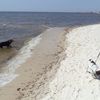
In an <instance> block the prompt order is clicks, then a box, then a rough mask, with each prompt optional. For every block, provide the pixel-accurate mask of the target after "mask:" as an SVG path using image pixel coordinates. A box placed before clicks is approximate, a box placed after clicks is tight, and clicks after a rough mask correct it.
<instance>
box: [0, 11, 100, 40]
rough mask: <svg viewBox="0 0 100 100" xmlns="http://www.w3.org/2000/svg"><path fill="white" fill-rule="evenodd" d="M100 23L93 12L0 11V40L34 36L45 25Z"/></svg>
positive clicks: (99, 18) (98, 17) (98, 16)
mask: <svg viewBox="0 0 100 100" xmlns="http://www.w3.org/2000/svg"><path fill="white" fill-rule="evenodd" d="M95 23H100V15H99V14H94V13H31V12H30V13H27V12H26V13H25V12H23V13H22V12H20V13H19V12H12V13H11V12H0V41H4V40H6V39H9V38H25V37H27V36H36V35H38V34H40V33H41V31H43V29H44V27H43V25H47V26H51V27H54V26H75V25H87V24H95Z"/></svg>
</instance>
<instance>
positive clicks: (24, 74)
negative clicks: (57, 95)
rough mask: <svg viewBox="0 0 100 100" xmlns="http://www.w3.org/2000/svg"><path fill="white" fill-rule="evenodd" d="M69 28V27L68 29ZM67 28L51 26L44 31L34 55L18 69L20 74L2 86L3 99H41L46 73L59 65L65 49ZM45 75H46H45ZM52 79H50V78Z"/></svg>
mask: <svg viewBox="0 0 100 100" xmlns="http://www.w3.org/2000/svg"><path fill="white" fill-rule="evenodd" d="M66 30H67V29H66ZM66 30H65V28H50V29H48V30H46V31H45V32H43V33H42V39H41V41H40V43H39V44H38V45H37V46H36V47H35V48H34V49H32V56H31V57H30V58H29V59H28V60H27V61H26V62H25V63H24V64H22V65H21V66H20V68H18V69H17V71H16V74H18V75H19V76H18V77H17V78H16V79H14V80H13V81H12V82H11V83H9V84H7V85H6V86H4V87H2V88H0V98H1V99H2V100H39V99H38V98H37V95H38V93H41V98H42V96H43V95H42V92H43V91H44V89H45V88H44V89H43V87H42V89H41V86H43V85H44V84H45V81H47V79H46V78H47V77H46V73H47V72H48V71H49V72H50V70H51V69H52V68H53V67H54V68H57V67H59V66H54V65H57V63H58V65H59V61H60V60H61V59H63V57H64V56H61V55H62V54H63V53H62V52H63V51H64V40H65V34H66V33H67V32H68V30H67V31H66ZM44 76H45V77H44ZM49 81H50V80H49Z"/></svg>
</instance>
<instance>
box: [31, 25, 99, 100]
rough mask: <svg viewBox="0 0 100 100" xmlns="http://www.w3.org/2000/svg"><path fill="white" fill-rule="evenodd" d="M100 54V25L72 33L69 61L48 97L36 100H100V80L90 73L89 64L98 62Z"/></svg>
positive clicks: (64, 65)
mask: <svg viewBox="0 0 100 100" xmlns="http://www.w3.org/2000/svg"><path fill="white" fill-rule="evenodd" d="M99 52H100V25H90V26H85V27H79V28H76V29H74V30H72V31H71V32H70V33H69V34H67V35H66V51H65V53H66V58H65V60H63V61H62V62H61V65H60V68H59V70H58V72H57V73H56V76H55V78H54V79H53V80H52V81H51V82H50V83H49V86H48V88H49V93H48V94H47V95H45V97H44V98H42V99H37V100H100V80H97V79H93V77H92V76H91V74H89V73H87V67H88V60H89V59H90V58H93V60H95V59H96V56H97V55H98V53H99ZM97 64H98V65H100V59H98V61H97ZM30 100H31V99H30Z"/></svg>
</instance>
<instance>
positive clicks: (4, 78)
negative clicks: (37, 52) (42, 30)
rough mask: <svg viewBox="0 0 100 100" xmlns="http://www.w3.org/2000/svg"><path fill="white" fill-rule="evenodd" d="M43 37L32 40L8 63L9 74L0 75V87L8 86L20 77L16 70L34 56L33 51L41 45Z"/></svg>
mask: <svg viewBox="0 0 100 100" xmlns="http://www.w3.org/2000/svg"><path fill="white" fill-rule="evenodd" d="M40 40H41V35H39V36H37V37H35V38H32V39H31V40H30V41H29V42H28V43H27V44H26V45H25V46H24V47H22V48H21V49H20V50H19V52H18V54H17V55H16V56H15V57H13V58H12V59H11V60H9V61H8V62H7V69H8V71H7V72H4V73H1V74H0V87H2V86H4V85H6V84H7V83H9V82H11V81H12V80H13V79H15V78H16V77H17V76H18V75H17V74H15V70H16V69H17V68H18V67H20V66H21V64H23V63H25V62H26V60H27V59H28V58H30V57H31V55H32V50H33V49H34V47H35V46H36V45H38V44H39V43H40Z"/></svg>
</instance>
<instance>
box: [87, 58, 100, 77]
mask: <svg viewBox="0 0 100 100" xmlns="http://www.w3.org/2000/svg"><path fill="white" fill-rule="evenodd" d="M89 61H90V65H89V67H88V69H89V70H88V72H89V73H92V74H93V75H94V76H95V78H100V68H99V66H98V65H97V64H96V62H95V61H93V60H92V59H89ZM90 70H91V71H90Z"/></svg>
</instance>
